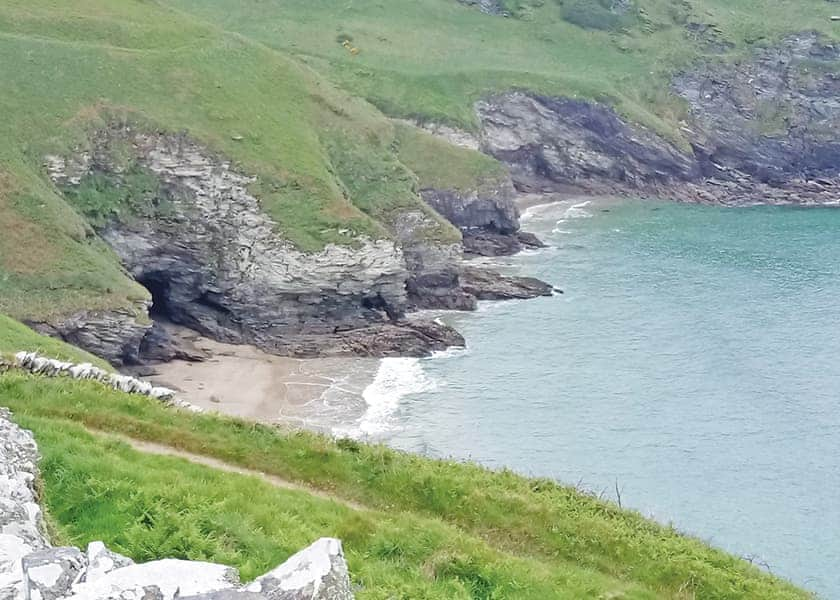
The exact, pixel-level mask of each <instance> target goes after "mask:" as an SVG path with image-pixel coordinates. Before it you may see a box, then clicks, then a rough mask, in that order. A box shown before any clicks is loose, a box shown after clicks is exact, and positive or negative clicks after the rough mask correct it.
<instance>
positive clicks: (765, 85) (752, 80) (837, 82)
mask: <svg viewBox="0 0 840 600" xmlns="http://www.w3.org/2000/svg"><path fill="white" fill-rule="evenodd" d="M839 70H840V47H839V46H837V45H835V44H833V43H825V42H823V41H822V40H821V39H820V37H819V36H818V35H817V34H816V33H813V32H806V33H802V34H798V35H792V36H789V37H787V38H785V39H784V40H783V41H782V42H781V43H780V44H778V45H776V46H771V47H769V48H763V49H761V50H759V51H757V53H756V54H755V56H754V57H752V58H751V59H749V60H744V61H741V62H739V63H736V64H733V65H728V66H724V67H712V66H709V67H706V68H702V69H695V70H692V71H689V72H686V73H683V74H681V75H680V76H678V77H676V78H675V80H674V83H673V88H674V91H675V92H676V93H677V94H679V95H680V96H681V97H683V98H684V99H685V100H686V101H687V102H688V104H689V107H690V111H691V115H692V118H693V121H694V123H693V124H692V126H691V129H692V131H693V135H692V136H691V141H692V145H693V148H694V154H695V157H696V158H697V160H698V162H699V165H700V168H701V170H702V173H703V175H704V176H705V177H708V178H716V179H720V180H722V181H723V182H736V183H737V182H739V181H741V180H743V179H750V180H753V181H756V182H758V183H760V184H764V185H766V186H768V187H770V188H773V187H775V188H780V189H785V188H789V191H791V192H794V193H796V192H797V191H798V190H796V189H795V188H796V187H798V186H805V191H806V192H807V191H818V192H819V191H826V192H829V191H830V190H828V189H827V188H832V187H834V186H836V184H837V181H838V177H840V139H838V135H837V134H838V131H840V76H838V74H837V73H838V71H839ZM809 181H812V182H815V183H817V185H816V186H814V187H813V188H811V187H809V186H807V182H809ZM833 194H834V196H835V198H836V199H837V198H838V195H837V189H836V188H835V189H834V190H833Z"/></svg>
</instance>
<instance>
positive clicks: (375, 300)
mask: <svg viewBox="0 0 840 600" xmlns="http://www.w3.org/2000/svg"><path fill="white" fill-rule="evenodd" d="M362 308H365V309H367V310H375V311H378V312H384V313H385V314H386V315H388V318H389V319H390V320H391V321H395V320H397V319H398V318H399V317H400V314H399V313H398V312H397V311H395V310H394V307H393V306H392V305H391V304H389V303H388V301H387V300H385V298H383V297H382V294H376V296H367V297H365V298H363V299H362Z"/></svg>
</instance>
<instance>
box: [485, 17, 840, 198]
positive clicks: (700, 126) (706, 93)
mask: <svg viewBox="0 0 840 600" xmlns="http://www.w3.org/2000/svg"><path fill="white" fill-rule="evenodd" d="M838 71H840V48H838V47H837V46H835V45H833V44H829V43H825V42H823V41H822V40H821V39H820V37H819V36H818V35H817V34H815V33H803V34H799V35H793V36H789V37H788V38H786V39H785V40H783V41H782V42H781V43H780V44H779V45H777V46H774V47H771V48H765V49H761V50H759V51H757V52H756V54H755V55H754V56H753V57H751V58H749V59H745V60H743V61H741V62H739V63H737V64H733V65H728V66H726V65H718V64H708V65H702V66H697V67H695V68H693V69H691V70H689V71H687V72H685V73H682V74H680V75H678V76H677V77H675V79H674V81H673V89H674V91H675V92H676V93H677V94H679V95H680V96H682V97H683V98H684V99H685V100H686V101H687V102H688V105H689V109H690V113H691V122H690V123H686V124H685V126H684V127H683V128H682V132H681V135H683V136H684V137H685V139H686V140H687V141H688V144H689V145H690V150H688V149H685V148H683V147H679V146H677V145H675V144H674V143H672V142H670V141H669V140H667V139H665V138H663V137H662V136H660V135H657V134H656V133H654V132H652V131H649V130H647V129H645V128H644V127H641V126H639V125H632V124H630V123H628V122H626V121H625V120H623V119H622V118H621V117H620V116H619V115H617V114H616V113H615V111H614V110H613V109H611V108H609V107H606V106H603V105H601V104H598V103H595V102H589V101H583V100H577V99H570V98H549V97H545V96H539V95H531V94H526V93H522V92H513V93H508V94H501V95H497V96H493V97H490V98H487V99H485V100H482V101H480V102H478V103H476V112H477V114H478V117H479V119H480V121H481V126H482V134H481V148H482V150H484V151H485V152H487V153H489V154H491V155H493V156H495V157H496V158H498V159H499V160H501V161H502V162H504V163H506V164H507V165H508V167H509V168H510V171H511V176H512V178H513V181H514V183H515V185H516V187H517V189H519V190H520V191H525V192H537V193H543V192H567V191H572V192H576V193H580V192H584V193H593V194H621V195H637V196H657V197H662V198H672V199H675V200H681V201H690V202H704V203H717V204H735V205H745V204H800V205H811V204H829V205H831V204H837V203H838V202H840V141H838V140H837V133H836V132H837V131H838V127H840V100H838V98H840V78H838V76H837V75H836V73H837V72H838Z"/></svg>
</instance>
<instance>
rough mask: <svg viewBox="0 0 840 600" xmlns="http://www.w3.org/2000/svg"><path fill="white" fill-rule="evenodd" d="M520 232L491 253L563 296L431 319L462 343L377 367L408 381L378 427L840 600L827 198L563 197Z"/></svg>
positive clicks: (837, 224) (839, 449) (837, 306)
mask: <svg viewBox="0 0 840 600" xmlns="http://www.w3.org/2000/svg"><path fill="white" fill-rule="evenodd" d="M605 211H608V212H605ZM526 227H527V229H529V230H531V231H535V232H537V233H539V234H540V235H542V237H543V238H544V239H545V240H546V241H547V242H549V243H550V244H551V245H552V246H553V247H552V248H550V249H548V250H546V251H542V252H539V253H535V254H529V255H524V256H519V257H515V258H513V259H509V260H506V261H505V262H504V263H503V264H504V265H505V266H506V268H507V269H508V270H509V271H512V272H520V273H522V274H532V275H536V276H538V277H541V278H543V279H545V280H547V281H550V282H552V283H554V284H556V285H557V286H559V287H561V288H562V289H564V290H565V292H566V293H565V294H564V295H562V296H555V297H553V298H545V299H539V300H534V301H528V302H514V303H495V304H491V305H486V306H483V307H482V310H481V311H480V312H479V313H477V314H467V315H455V316H451V315H450V316H447V317H446V320H448V321H450V322H451V323H452V324H454V325H455V326H456V327H457V328H458V329H459V330H460V331H461V332H462V333H464V335H465V337H466V338H467V341H468V344H469V350H468V351H467V352H465V353H461V354H453V355H448V356H445V357H438V358H434V359H429V360H423V361H420V362H419V363H408V362H403V363H393V365H392V367H393V368H397V370H400V369H406V368H412V369H414V368H417V367H418V365H419V368H420V369H421V370H422V373H421V374H420V375H421V376H422V378H423V381H422V382H421V385H420V386H419V387H415V389H416V390H418V392H419V393H413V394H407V395H405V396H403V397H402V398H400V400H399V403H398V404H395V406H394V408H393V413H392V414H391V415H390V420H389V425H388V428H387V430H386V433H384V434H383V437H384V439H385V440H387V441H388V443H389V444H392V445H394V446H398V447H401V448H405V449H408V450H412V451H417V452H422V453H426V454H429V455H434V456H448V457H458V458H471V459H474V460H476V461H479V462H481V463H484V464H487V465H490V466H508V467H512V468H514V469H516V470H518V471H521V472H523V473H527V474H533V475H541V476H552V477H555V478H557V479H559V480H561V481H563V482H566V483H571V484H578V485H581V486H583V487H585V488H587V489H589V490H592V491H595V492H604V493H605V495H606V496H608V497H613V498H614V496H615V492H614V490H615V486H616V483H617V484H618V486H619V488H620V491H621V498H622V501H623V503H624V505H625V506H632V507H634V508H637V509H639V510H641V511H642V512H643V513H644V514H647V515H650V516H652V517H654V518H656V519H658V520H660V521H663V522H673V523H674V524H675V525H676V526H677V527H679V528H680V529H681V530H683V531H687V532H690V533H692V534H695V535H697V536H699V537H701V538H703V539H705V540H708V541H710V542H711V543H713V544H715V545H717V546H720V547H722V548H725V549H727V550H729V551H732V552H734V553H737V554H739V555H743V556H749V557H753V558H754V560H755V561H756V562H759V563H761V564H766V565H767V566H768V567H769V568H770V569H771V570H772V571H773V572H774V573H777V574H780V575H782V576H785V577H787V578H789V579H791V580H793V581H794V582H796V583H798V584H800V585H803V586H805V587H807V588H808V589H811V590H814V591H816V592H818V593H819V594H820V595H821V596H823V597H825V598H840V210H833V209H810V210H801V209H787V208H749V209H721V208H710V207H700V206H684V205H674V204H660V203H653V204H652V203H641V202H628V203H624V204H616V205H609V204H599V203H590V204H585V205H578V206H577V207H574V208H571V207H570V205H569V204H565V205H555V206H551V207H540V208H538V209H536V210H534V211H532V213H531V215H530V218H529V219H528V220H527V221H526ZM402 360H404V359H402ZM408 360H409V361H410V360H411V359H408ZM416 375H417V374H416V373H415V374H413V376H416ZM392 387H393V386H392Z"/></svg>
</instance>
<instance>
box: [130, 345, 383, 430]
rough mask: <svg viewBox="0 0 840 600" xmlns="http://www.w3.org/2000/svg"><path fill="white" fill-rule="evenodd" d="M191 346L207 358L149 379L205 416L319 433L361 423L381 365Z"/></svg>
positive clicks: (162, 368)
mask: <svg viewBox="0 0 840 600" xmlns="http://www.w3.org/2000/svg"><path fill="white" fill-rule="evenodd" d="M190 341H191V342H192V344H193V345H194V346H195V347H196V348H197V349H199V350H201V351H203V352H204V353H206V354H207V355H208V356H209V358H207V359H206V360H205V361H203V362H188V361H183V360H175V361H172V362H169V363H164V364H160V365H155V367H154V374H152V375H148V376H146V377H145V378H146V379H147V380H149V381H151V382H153V383H155V384H157V385H165V386H167V387H171V388H172V389H175V390H177V391H178V397H179V398H181V399H182V400H186V401H187V402H190V403H191V404H195V405H196V406H199V407H201V408H202V409H204V410H206V411H211V412H219V413H222V414H226V415H230V416H235V417H240V418H244V419H249V420H255V421H261V422H267V423H286V424H290V425H295V426H300V427H306V428H309V429H316V430H319V431H328V432H329V431H332V430H334V429H335V428H337V427H339V428H346V427H348V426H352V424H353V423H355V422H356V421H358V420H359V419H360V418H361V416H362V414H363V413H364V410H365V408H366V404H365V401H364V399H363V398H362V393H363V392H364V390H365V388H366V387H367V386H368V385H370V383H371V382H372V381H373V379H374V376H375V374H376V370H377V368H378V364H379V361H378V360H376V359H365V358H313V359H297V358H287V357H281V356H274V355H271V354H267V353H265V352H263V351H261V350H259V349H258V348H255V347H253V346H235V345H231V344H223V343H220V342H216V341H213V340H210V339H207V338H203V337H200V336H197V335H192V336H190Z"/></svg>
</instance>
